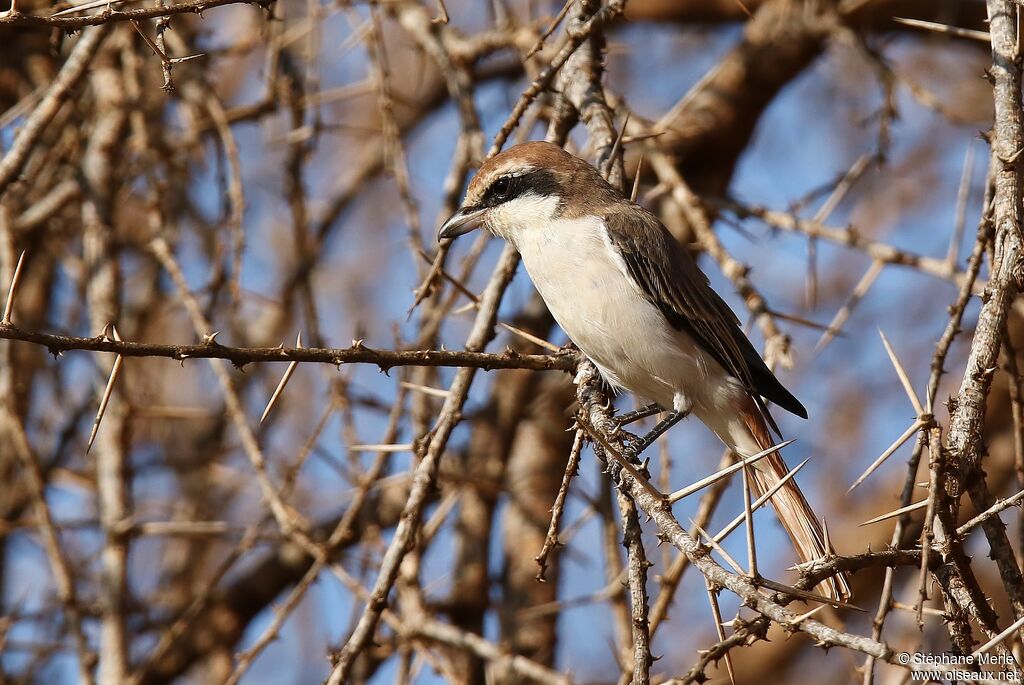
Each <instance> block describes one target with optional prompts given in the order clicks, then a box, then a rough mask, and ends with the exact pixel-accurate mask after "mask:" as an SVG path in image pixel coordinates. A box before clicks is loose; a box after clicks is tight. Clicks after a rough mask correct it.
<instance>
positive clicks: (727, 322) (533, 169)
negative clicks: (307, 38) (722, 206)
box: [438, 141, 851, 601]
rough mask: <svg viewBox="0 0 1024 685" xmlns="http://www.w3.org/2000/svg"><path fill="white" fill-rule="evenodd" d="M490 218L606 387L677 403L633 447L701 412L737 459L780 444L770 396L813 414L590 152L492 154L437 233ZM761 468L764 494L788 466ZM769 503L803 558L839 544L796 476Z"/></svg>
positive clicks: (542, 146)
mask: <svg viewBox="0 0 1024 685" xmlns="http://www.w3.org/2000/svg"><path fill="white" fill-rule="evenodd" d="M480 227H483V228H484V229H486V230H487V231H489V232H490V233H492V234H493V235H495V236H498V237H499V238H502V239H504V240H505V241H507V242H509V243H511V244H512V245H513V246H514V247H515V249H516V250H517V251H518V252H519V254H520V256H521V260H522V264H523V266H524V267H525V268H526V271H527V273H528V275H529V277H530V280H531V281H532V282H533V285H534V286H535V287H536V289H537V291H538V292H539V293H540V296H541V297H542V298H543V300H544V302H545V304H546V305H547V307H548V310H549V311H550V312H551V315H552V316H553V317H554V319H555V321H556V322H557V323H558V325H559V326H560V327H561V328H562V330H563V331H564V332H565V334H566V335H567V336H568V338H569V339H570V340H571V341H572V342H573V343H574V344H575V345H576V347H578V348H579V350H580V351H581V352H582V353H583V354H584V355H585V356H586V357H587V358H588V359H589V360H590V361H591V362H592V363H593V364H594V366H595V367H596V368H597V369H598V371H599V373H600V375H601V377H602V378H603V379H604V381H605V382H606V383H607V384H608V386H610V387H611V388H612V389H613V390H614V391H615V392H621V391H622V390H626V391H629V392H631V393H633V394H635V395H638V396H640V397H643V398H646V399H647V400H648V401H651V402H652V403H653V404H651V405H650V406H648V407H646V408H645V409H642V410H638V411H636V412H633V413H632V416H630V419H633V418H636V417H638V416H643V415H652V414H654V413H658V412H661V411H666V412H668V415H667V418H665V419H664V420H663V421H661V422H659V423H658V425H657V426H656V427H655V428H654V429H653V430H652V431H651V432H650V433H648V435H647V436H644V437H643V438H641V439H640V440H639V441H638V444H636V445H635V446H634V447H635V448H636V449H635V452H634V456H635V454H638V453H639V452H640V451H642V449H643V448H644V447H646V446H648V445H649V444H650V443H651V442H653V440H654V439H655V438H657V437H658V436H659V435H660V434H661V433H663V432H664V431H665V430H667V429H668V428H669V427H671V426H672V425H674V424H675V423H676V422H678V421H679V420H680V419H682V418H684V417H686V416H688V415H690V414H693V415H695V416H696V417H697V418H698V419H700V421H701V422H703V423H704V425H706V426H707V427H708V428H709V429H711V431H712V432H713V433H714V434H715V435H717V436H718V438H719V439H720V440H721V441H722V442H723V443H724V444H725V445H726V447H727V448H728V449H729V450H731V451H732V453H733V454H734V455H736V456H738V457H740V458H745V457H750V456H753V455H755V454H757V453H759V452H762V451H764V450H766V449H769V448H770V447H773V446H774V445H775V442H774V438H773V432H774V433H775V434H776V435H779V437H780V438H781V434H780V433H779V429H778V426H777V425H776V423H775V421H774V419H773V418H772V416H771V414H770V413H769V411H768V406H767V403H768V402H771V403H774V404H775V405H777V406H778V407H781V408H782V409H785V410H786V411H789V412H791V413H793V414H795V415H797V416H800V417H801V418H805V419H806V418H807V410H806V409H805V408H804V406H803V405H802V404H801V403H800V401H799V400H797V398H796V397H794V396H793V394H792V393H791V392H790V391H789V390H787V389H786V388H785V387H784V386H783V385H782V383H781V382H779V380H778V379H777V378H776V377H775V375H774V374H773V373H772V371H771V370H770V369H769V368H768V366H767V365H766V364H765V362H764V361H763V360H762V358H761V356H760V355H759V354H758V353H757V350H756V349H755V348H754V346H753V344H751V342H750V340H749V339H748V338H747V337H746V335H745V334H744V332H743V330H742V328H741V327H740V322H739V319H738V318H737V317H736V315H735V313H734V312H733V311H732V310H731V309H730V308H729V305H728V304H726V302H725V301H724V300H723V299H722V298H721V297H720V296H719V295H718V293H716V292H715V290H714V289H713V288H712V287H711V285H710V282H709V281H708V278H707V276H706V275H705V274H704V273H703V272H702V271H701V270H700V268H699V267H698V265H697V264H696V262H695V261H694V259H693V257H691V256H690V254H689V253H688V252H687V251H686V250H684V249H683V248H682V247H681V246H680V244H679V243H678V242H677V241H676V240H675V239H674V238H673V237H672V235H671V234H670V233H669V231H668V230H667V229H666V228H665V226H664V225H663V224H662V223H661V221H660V220H659V219H658V218H657V216H655V215H654V214H653V213H652V212H650V211H649V210H647V209H645V208H644V207H642V206H641V205H639V204H637V203H635V202H633V201H632V200H630V199H629V198H627V197H625V196H624V195H623V194H622V193H621V192H620V191H619V190H618V189H616V188H615V187H614V186H612V185H611V184H609V183H608V182H607V181H606V180H605V179H604V178H603V177H602V175H601V173H600V172H599V171H598V170H597V169H596V168H594V167H593V166H592V165H591V164H589V163H588V162H586V161H585V160H583V159H580V158H579V157H576V156H574V155H572V154H571V153H569V152H567V151H566V150H564V149H563V148H562V147H560V146H558V145H556V144H554V143H550V142H545V141H533V142H526V143H521V144H518V145H515V146H513V147H510V148H508V149H506V150H505V151H503V152H500V153H498V154H496V155H494V156H493V157H491V158H489V159H488V160H486V161H485V162H484V163H483V164H482V165H481V166H480V167H479V169H478V170H477V172H476V174H475V175H474V176H473V178H472V180H471V181H470V183H469V185H468V187H467V189H466V193H465V198H464V200H463V202H462V205H461V207H460V208H459V209H458V210H457V211H456V212H455V213H454V214H453V215H452V216H451V217H450V218H449V219H448V220H447V221H445V222H444V223H443V224H442V226H441V227H440V229H439V231H438V240H439V241H450V240H452V239H454V238H456V237H458V236H460V235H463V234H465V233H468V232H470V231H472V230H474V229H476V228H480ZM625 422H626V421H625V417H623V419H622V423H625ZM751 472H752V475H753V478H752V479H751V480H752V489H753V490H754V491H755V492H756V493H757V494H764V493H766V492H768V491H770V490H771V488H772V487H773V486H775V485H777V484H778V483H779V481H781V480H782V479H783V478H784V477H785V476H786V474H787V473H788V472H789V469H788V468H787V466H786V464H785V461H784V460H783V458H782V456H781V454H780V453H779V452H778V451H776V452H774V453H772V454H771V455H769V456H768V457H765V458H763V459H760V460H758V461H756V462H754V463H753V466H752V468H751ZM771 502H772V505H773V507H774V509H775V511H776V514H777V516H778V518H779V520H780V522H781V523H782V525H783V527H784V528H785V530H786V531H787V533H788V534H789V537H790V538H791V540H792V542H793V546H794V548H795V550H796V552H797V555H798V557H799V558H800V561H801V563H802V562H808V561H812V560H815V559H822V558H825V557H827V556H828V555H829V554H830V553H831V549H829V548H828V546H827V545H828V541H827V536H826V535H825V533H824V530H823V528H822V525H821V523H820V522H819V520H818V517H817V516H816V515H815V513H814V511H813V509H812V508H811V506H810V504H809V503H808V501H807V499H806V497H804V495H803V493H802V492H801V490H800V488H799V486H798V485H797V484H796V481H795V479H789V480H788V481H787V482H786V483H785V484H784V485H783V486H782V487H781V488H780V489H779V490H778V491H777V492H776V493H775V494H774V495H772V497H771ZM819 587H820V592H821V593H822V594H824V595H826V596H827V597H829V598H830V599H833V600H838V601H845V599H847V598H848V597H849V596H850V594H851V593H850V588H849V583H848V581H847V579H846V577H845V576H844V575H843V574H838V575H835V576H833V577H832V578H830V579H829V581H828V582H825V583H822V585H821V586H819Z"/></svg>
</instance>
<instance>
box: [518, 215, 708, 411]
mask: <svg viewBox="0 0 1024 685" xmlns="http://www.w3.org/2000/svg"><path fill="white" fill-rule="evenodd" d="M537 225H538V224H535V226H537ZM539 226H542V227H533V228H528V229H524V230H519V231H515V232H514V234H513V235H509V236H507V237H508V238H510V239H511V240H512V241H513V243H514V244H515V246H516V248H517V249H518V250H519V252H520V254H521V255H522V257H523V264H524V266H525V267H526V270H527V272H528V273H529V274H530V278H531V279H532V280H533V283H534V285H535V286H536V288H537V290H538V292H540V294H541V297H543V298H544V301H545V302H546V303H547V305H548V309H549V310H550V311H551V314H552V315H553V316H554V317H555V320H556V321H557V322H558V324H559V325H560V326H561V327H562V329H563V330H564V331H565V333H566V334H567V335H568V336H569V338H570V339H572V341H573V342H574V343H576V345H577V346H578V347H579V348H580V349H581V350H582V351H583V353H584V354H586V355H587V356H588V357H589V358H590V359H591V360H592V361H593V362H594V363H595V364H596V365H597V366H598V368H600V369H601V372H602V373H603V374H604V376H605V378H606V379H607V380H608V381H609V382H610V383H611V384H613V385H616V386H621V387H624V388H626V389H628V390H630V391H632V392H634V393H636V394H638V395H641V396H643V397H646V398H648V399H651V400H654V401H655V402H658V403H659V404H661V405H662V406H665V407H672V406H674V405H675V406H678V405H679V404H680V402H682V401H685V402H694V403H698V404H703V403H704V402H703V400H705V399H706V400H707V401H708V402H712V401H713V400H714V399H715V398H711V397H708V398H704V397H703V395H705V394H706V393H707V389H708V388H709V384H708V382H707V381H708V374H709V373H710V374H711V375H715V376H718V375H721V374H723V373H724V372H723V371H722V369H721V367H720V366H719V365H718V364H717V363H716V362H714V360H712V359H711V358H710V357H709V356H708V355H706V354H705V353H704V352H703V350H701V349H700V348H699V347H698V346H697V345H695V344H694V342H693V340H692V339H690V337H689V336H688V335H687V334H685V333H683V332H680V331H677V330H675V329H673V328H672V327H671V326H670V325H669V323H668V321H667V320H666V319H665V317H664V315H663V314H662V313H661V312H660V311H659V310H658V309H657V308H656V307H655V306H654V305H653V304H651V303H650V302H648V301H647V300H646V299H644V297H643V295H642V293H641V292H640V290H639V288H638V287H637V286H636V284H635V283H634V282H633V281H632V279H631V278H630V277H629V276H628V274H627V273H626V271H625V264H624V263H623V261H622V259H621V257H619V256H618V254H617V253H616V252H615V250H614V249H613V248H612V246H611V244H610V242H609V240H608V237H607V232H606V230H605V227H604V223H603V221H601V220H600V219H598V218H596V217H588V218H582V219H571V220H570V219H555V220H549V221H547V222H541V223H539ZM715 385H717V384H715V383H712V384H711V386H715Z"/></svg>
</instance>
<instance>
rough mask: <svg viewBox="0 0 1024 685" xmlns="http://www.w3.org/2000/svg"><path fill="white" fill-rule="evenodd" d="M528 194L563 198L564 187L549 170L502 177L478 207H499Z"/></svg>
mask: <svg viewBox="0 0 1024 685" xmlns="http://www.w3.org/2000/svg"><path fill="white" fill-rule="evenodd" d="M527 193H532V194H534V195H537V196H539V197H549V196H552V195H555V196H561V194H562V187H561V186H560V185H559V183H558V180H557V179H556V178H555V175H554V173H552V172H551V171H549V170H547V169H534V170H532V171H528V172H526V173H525V174H519V175H507V176H501V177H499V178H497V179H495V180H494V182H493V183H491V185H490V187H489V188H487V190H486V191H485V192H484V195H483V197H482V198H481V200H480V203H479V204H478V205H477V207H479V208H489V207H497V206H498V205H500V204H503V203H505V202H508V201H510V200H514V199H516V198H517V197H522V196H523V195H526V194H527Z"/></svg>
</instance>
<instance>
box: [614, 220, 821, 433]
mask: <svg viewBox="0 0 1024 685" xmlns="http://www.w3.org/2000/svg"><path fill="white" fill-rule="evenodd" d="M632 209H633V210H639V211H629V212H624V211H619V212H609V213H608V214H606V215H605V216H604V217H603V218H604V223H605V227H606V229H607V231H608V237H609V240H610V241H611V243H612V246H613V247H614V249H616V250H617V251H618V253H619V255H620V256H621V257H622V261H623V262H624V263H625V267H626V271H627V273H628V275H629V276H630V278H632V279H633V281H634V282H635V283H636V284H637V286H639V288H640V290H641V291H642V292H643V294H644V296H645V297H646V298H647V299H648V300H649V301H650V302H651V303H652V304H654V305H655V306H656V307H658V309H660V310H661V312H662V314H664V315H665V318H666V319H667V320H668V321H669V323H670V324H671V325H672V327H673V328H675V329H677V330H682V331H686V332H687V333H688V334H689V335H690V336H691V337H692V338H693V339H694V341H696V343H697V344H698V345H700V346H701V348H703V349H704V350H705V351H706V352H707V353H708V354H710V355H711V356H712V357H713V358H714V359H715V361H717V362H718V363H719V364H721V365H722V368H724V369H725V370H726V371H727V372H729V373H730V374H731V375H733V376H734V377H736V378H737V379H739V380H740V382H742V383H743V384H744V386H746V388H747V390H748V391H749V392H750V394H751V396H752V397H754V398H755V400H757V401H760V398H761V397H764V398H765V399H767V400H770V401H772V402H774V403H775V404H777V405H779V406H780V407H782V408H783V409H785V410H787V411H790V412H792V413H794V414H796V415H797V416H800V417H803V418H807V410H806V409H804V407H803V405H802V404H800V401H799V400H797V399H796V397H794V396H793V395H792V393H790V392H789V391H788V390H787V389H786V388H785V387H784V386H783V385H782V384H781V383H780V382H779V381H778V379H776V378H775V375H774V374H773V373H772V372H771V370H770V369H769V368H768V367H767V365H765V363H764V360H762V359H761V355H759V354H758V353H757V350H755V349H754V346H753V345H752V344H751V343H750V341H749V340H748V339H747V336H746V335H744V333H743V330H742V329H741V328H740V322H739V319H737V318H736V315H735V314H734V313H733V311H732V310H731V309H730V308H729V305H727V304H726V303H725V301H724V300H722V298H721V297H719V296H718V293H716V292H715V291H714V290H713V289H712V288H711V284H710V283H709V282H708V277H707V276H706V275H705V274H704V272H702V271H701V270H700V268H698V266H697V264H696V263H695V262H694V261H693V258H692V257H690V255H689V254H687V253H686V251H684V250H683V249H682V247H680V246H679V244H678V243H677V242H676V241H675V239H674V238H673V237H672V235H671V234H670V233H669V232H668V229H666V228H665V227H664V226H663V225H662V223H661V221H659V220H658V218H657V217H656V216H654V215H653V214H651V213H650V212H648V211H647V210H645V209H643V208H640V207H637V206H633V207H632ZM765 414H767V411H765ZM767 418H768V420H769V422H770V423H772V424H773V427H774V421H772V420H771V417H770V416H768V417H767ZM776 432H778V431H777V429H776Z"/></svg>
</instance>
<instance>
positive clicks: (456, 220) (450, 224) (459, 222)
mask: <svg viewBox="0 0 1024 685" xmlns="http://www.w3.org/2000/svg"><path fill="white" fill-rule="evenodd" d="M485 211H487V210H486V209H475V208H473V207H463V208H462V209H460V210H459V211H457V212H455V213H454V214H452V216H451V218H449V219H448V221H446V222H444V225H443V226H441V229H440V230H439V231H438V232H437V240H438V242H440V241H442V240H446V239H451V238H457V237H458V236H460V235H462V234H464V233H469V232H470V231H472V230H473V229H475V228H479V227H480V217H482V216H483V215H484V212H485Z"/></svg>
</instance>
